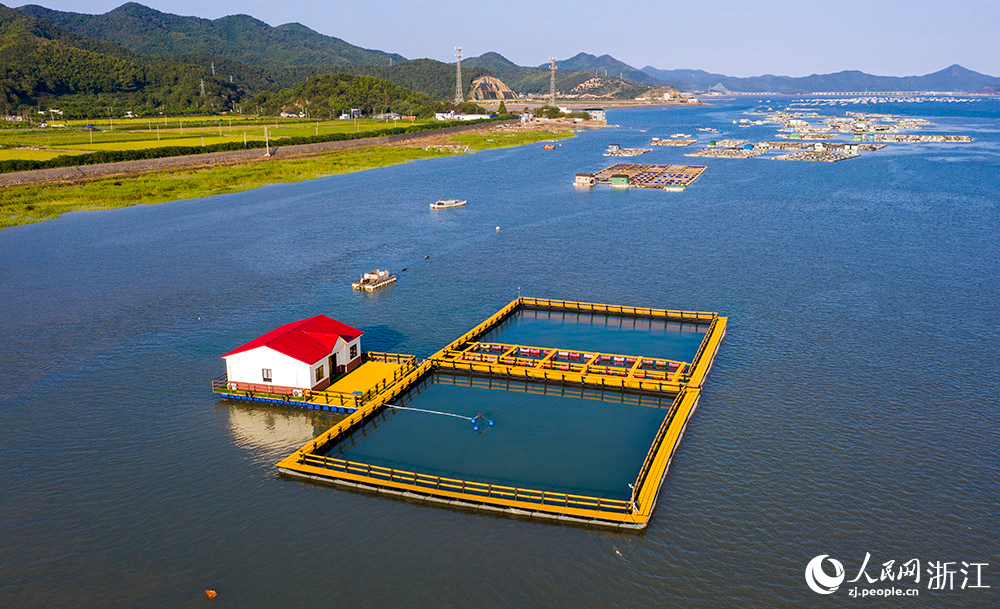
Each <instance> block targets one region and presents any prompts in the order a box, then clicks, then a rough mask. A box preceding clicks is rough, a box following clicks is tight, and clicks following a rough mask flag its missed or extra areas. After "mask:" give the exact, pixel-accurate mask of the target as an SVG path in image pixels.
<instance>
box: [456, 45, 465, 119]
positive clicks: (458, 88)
mask: <svg viewBox="0 0 1000 609" xmlns="http://www.w3.org/2000/svg"><path fill="white" fill-rule="evenodd" d="M455 59H456V62H455V103H456V104H460V103H462V102H463V101H465V94H464V93H462V45H458V46H456V47H455Z"/></svg>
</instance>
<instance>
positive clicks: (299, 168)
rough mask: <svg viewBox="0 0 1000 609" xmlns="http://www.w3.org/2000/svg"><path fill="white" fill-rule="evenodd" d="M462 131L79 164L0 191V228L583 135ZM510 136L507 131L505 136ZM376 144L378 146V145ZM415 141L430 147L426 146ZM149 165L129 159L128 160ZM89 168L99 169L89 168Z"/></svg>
mask: <svg viewBox="0 0 1000 609" xmlns="http://www.w3.org/2000/svg"><path fill="white" fill-rule="evenodd" d="M462 127H465V128H464V129H459V130H458V131H449V132H447V133H443V131H444V130H440V131H431V132H423V133H420V134H406V135H419V136H420V137H412V138H407V139H402V138H398V136H381V137H379V138H366V139H365V140H350V141H348V142H324V143H322V144H303V145H301V146H295V147H293V146H286V147H284V148H283V152H284V154H282V155H280V156H279V155H273V156H271V157H266V156H263V155H261V154H260V150H254V151H252V152H256V153H257V155H255V158H250V159H248V160H240V159H237V160H229V161H228V162H227V161H225V160H216V161H214V162H213V161H208V162H206V160H205V159H204V158H201V159H191V157H167V158H165V159H151V161H165V162H177V161H183V160H187V161H189V164H186V165H180V164H178V165H169V166H166V167H160V168H153V169H145V170H133V171H124V170H122V169H121V167H120V165H122V164H114V163H112V164H107V165H119V167H109V168H107V169H108V170H109V171H111V173H108V174H103V175H97V176H86V175H81V173H82V172H79V171H77V170H79V169H80V168H79V167H71V168H65V169H60V170H58V171H65V170H69V177H68V178H64V179H51V178H50V179H47V180H40V181H36V182H34V183H28V184H13V185H7V186H3V187H2V188H0V231H2V230H3V229H5V228H9V227H12V226H21V225H25V224H34V223H36V222H44V221H45V220H51V219H53V218H57V217H59V216H60V215H62V214H63V213H66V212H70V211H93V210H104V209H117V208H120V207H130V206H132V205H155V204H160V203H169V202H171V201H179V200H183V199H192V198H200V197H208V196H213V195H217V194H227V193H234V192H243V191H247V190H252V189H254V188H258V187H260V186H266V185H268V184H278V183H292V182H301V181H305V180H310V179H315V178H320V177H324V176H329V175H337V174H344V173H353V172H355V171H364V170H367V169H377V168H381V167H388V166H390V165H396V164H400V163H406V162H409V161H414V160H419V159H426V158H438V157H446V156H454V155H456V154H462V152H457V151H455V150H449V149H445V148H444V147H442V146H441V144H437V143H435V142H440V141H441V140H442V139H444V140H450V139H451V138H465V139H469V138H472V140H471V141H472V142H473V143H474V144H475V146H468V147H469V148H470V149H471V150H472V151H473V152H474V151H478V150H487V149H491V148H508V147H517V146H524V145H528V144H533V143H537V142H540V141H543V140H546V139H552V138H555V139H565V138H568V137H573V131H574V130H579V128H580V125H579V124H576V125H574V124H573V123H571V122H565V121H557V120H556V121H534V122H532V123H529V124H528V125H526V126H523V127H522V126H521V125H520V124H518V123H514V124H511V123H509V122H503V123H487V124H478V125H469V126H464V125H459V128H462ZM449 129H451V128H449ZM505 131H506V133H504V132H505ZM490 134H500V135H505V136H506V137H507V138H508V139H507V141H504V139H505V138H504V137H500V136H499V135H494V137H493V138H489V139H488V138H487V137H486V136H487V135H490ZM392 138H396V139H392ZM490 139H492V140H493V141H490ZM374 140H381V141H379V142H374ZM386 140H388V141H386ZM328 144H340V145H343V146H336V147H334V148H333V149H328V150H319V151H317V149H316V147H318V146H326V145H328ZM365 144H366V145H365ZM415 144H426V146H417V145H415ZM310 147H311V148H310ZM289 149H293V150H289ZM239 152H242V151H239ZM217 154H227V153H210V155H217ZM197 156H199V157H205V156H209V155H197ZM191 161H195V162H191ZM260 161H267V162H260ZM148 162H149V161H128V162H127V163H148ZM89 167H101V166H100V165H92V166H89ZM39 171H53V170H39ZM29 173H30V172H29ZM73 174H76V175H75V176H74V175H73ZM7 175H13V174H7Z"/></svg>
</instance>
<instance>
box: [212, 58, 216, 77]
mask: <svg viewBox="0 0 1000 609" xmlns="http://www.w3.org/2000/svg"><path fill="white" fill-rule="evenodd" d="M212 76H215V62H214V61H213V62H212Z"/></svg>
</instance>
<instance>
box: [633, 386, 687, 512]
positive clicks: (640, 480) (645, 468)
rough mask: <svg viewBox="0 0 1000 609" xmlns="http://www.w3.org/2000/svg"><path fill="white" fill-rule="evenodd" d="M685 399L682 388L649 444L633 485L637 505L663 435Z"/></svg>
mask: <svg viewBox="0 0 1000 609" xmlns="http://www.w3.org/2000/svg"><path fill="white" fill-rule="evenodd" d="M683 399H684V391H683V390H682V391H681V392H680V393H678V394H677V397H676V398H674V402H673V404H671V405H670V410H668V411H667V415H666V416H665V417H663V422H662V423H660V428H659V429H658V430H657V431H656V436H654V437H653V442H652V443H651V444H650V445H649V450H648V451H647V452H646V458H645V459H644V460H643V462H642V467H640V468H639V475H638V476H636V478H635V485H634V486H633V487H632V488H633V489H634V493H635V494H634V496H635V501H636V505H637V506H638V504H639V491H640V490H641V489H642V485H643V484H644V483H645V482H646V474H648V473H649V467H650V466H651V465H652V464H653V458H654V457H655V456H656V452H657V451H658V450H659V448H660V442H662V441H663V437H664V436H665V435H667V429H669V428H670V424H671V423H672V422H673V420H674V415H675V414H677V407H678V406H680V403H681V401H682V400H683Z"/></svg>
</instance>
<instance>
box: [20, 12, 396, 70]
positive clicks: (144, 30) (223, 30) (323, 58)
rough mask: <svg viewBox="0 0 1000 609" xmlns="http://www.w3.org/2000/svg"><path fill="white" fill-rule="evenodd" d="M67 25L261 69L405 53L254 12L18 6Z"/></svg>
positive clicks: (146, 47)
mask: <svg viewBox="0 0 1000 609" xmlns="http://www.w3.org/2000/svg"><path fill="white" fill-rule="evenodd" d="M18 10H19V11H21V12H22V13H23V14H25V15H29V16H32V17H37V18H39V19H44V20H45V21H48V22H49V23H52V24H54V25H57V26H59V27H61V28H63V29H65V30H68V31H70V32H73V33H75V34H79V35H81V36H86V37H88V38H94V39H96V40H103V41H105V42H112V43H114V44H117V45H120V46H122V47H124V48H126V49H129V50H131V51H134V52H137V53H143V54H146V55H183V54H188V53H207V54H209V55H221V56H224V57H228V58H230V59H236V60H238V61H241V62H243V63H246V64H250V65H254V66H258V67H261V68H270V69H276V68H294V67H297V66H314V67H319V66H322V67H324V70H323V71H333V70H336V69H338V68H344V67H347V66H388V65H389V64H390V63H394V62H401V61H405V60H406V58H404V57H403V56H402V55H398V54H395V53H386V52H383V51H376V50H369V49H363V48H361V47H358V46H355V45H352V44H350V43H347V42H345V41H343V40H341V39H339V38H334V37H332V36H325V35H323V34H320V33H318V32H315V31H313V30H311V29H309V28H307V27H305V26H304V25H301V24H298V23H286V24H285V25H279V26H277V27H271V26H270V25H268V24H266V23H264V22H263V21H260V20H258V19H254V18H253V17H250V16H248V15H230V16H228V17H222V18H220V19H202V18H200V17H185V16H181V15H172V14H170V13H162V12H160V11H157V10H155V9H152V8H149V7H147V6H143V5H142V4H137V3H135V2H129V3H128V4H123V5H121V6H119V7H118V8H116V9H114V10H112V11H110V12H108V13H104V14H103V15H87V14H82V13H71V12H64V11H55V10H51V9H47V8H44V7H41V6H36V5H27V6H22V7H20V8H19V9H18Z"/></svg>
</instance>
